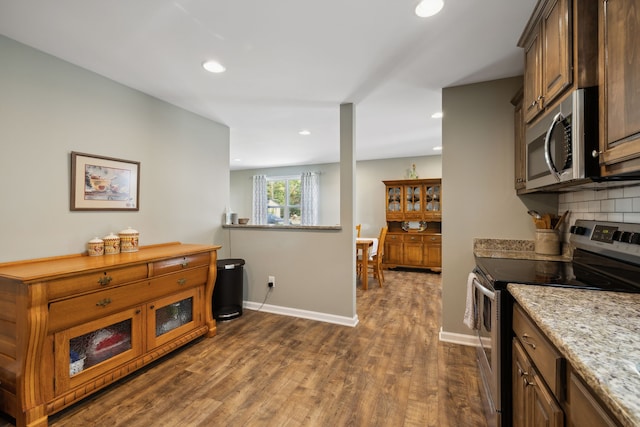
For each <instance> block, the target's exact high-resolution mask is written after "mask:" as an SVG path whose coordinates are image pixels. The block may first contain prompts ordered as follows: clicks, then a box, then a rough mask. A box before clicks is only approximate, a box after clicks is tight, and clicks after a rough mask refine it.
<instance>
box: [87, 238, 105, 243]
mask: <svg viewBox="0 0 640 427" xmlns="http://www.w3.org/2000/svg"><path fill="white" fill-rule="evenodd" d="M89 243H104V241H103V240H102V239H101V238H99V237H94V238H93V239H91V240H89Z"/></svg>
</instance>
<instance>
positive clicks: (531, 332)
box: [513, 305, 564, 398]
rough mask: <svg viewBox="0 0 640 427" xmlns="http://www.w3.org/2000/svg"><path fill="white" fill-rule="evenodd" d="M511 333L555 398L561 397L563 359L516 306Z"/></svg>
mask: <svg viewBox="0 0 640 427" xmlns="http://www.w3.org/2000/svg"><path fill="white" fill-rule="evenodd" d="M513 332H514V333H515V335H516V336H517V337H518V339H519V340H520V342H521V343H522V346H523V347H524V349H525V351H526V352H527V354H528V355H529V357H530V358H531V360H532V361H533V363H534V365H535V366H536V368H537V370H538V371H539V372H540V374H541V376H542V378H544V381H545V382H546V383H547V384H548V385H549V388H550V389H551V390H552V391H553V393H554V394H555V395H556V397H558V398H560V397H561V396H562V389H561V385H562V376H563V375H564V358H563V357H562V355H561V354H560V353H559V352H558V351H557V350H556V349H555V347H554V346H553V345H552V344H551V343H550V342H549V341H547V339H546V338H545V337H544V334H543V333H542V331H540V329H539V328H538V327H537V326H536V325H535V324H534V323H533V322H532V321H531V319H529V317H528V316H527V315H526V313H524V311H523V310H522V308H520V306H518V305H514V307H513Z"/></svg>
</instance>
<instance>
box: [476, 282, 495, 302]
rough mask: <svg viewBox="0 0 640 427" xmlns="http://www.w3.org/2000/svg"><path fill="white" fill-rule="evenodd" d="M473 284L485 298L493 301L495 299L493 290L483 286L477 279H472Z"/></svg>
mask: <svg viewBox="0 0 640 427" xmlns="http://www.w3.org/2000/svg"><path fill="white" fill-rule="evenodd" d="M473 284H474V285H475V287H476V288H477V289H478V290H479V291H480V292H482V293H483V294H484V295H485V296H486V297H487V298H489V299H490V300H491V301H495V299H496V293H495V292H493V291H492V290H490V289H488V288H486V287H485V286H483V285H482V283H480V282H479V281H478V280H477V279H473Z"/></svg>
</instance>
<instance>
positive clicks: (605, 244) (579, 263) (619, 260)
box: [476, 220, 640, 293]
mask: <svg viewBox="0 0 640 427" xmlns="http://www.w3.org/2000/svg"><path fill="white" fill-rule="evenodd" d="M570 241H571V244H572V245H573V246H574V248H575V249H574V253H573V259H572V260H571V261H543V260H533V259H512V258H482V257H476V265H477V268H478V270H480V272H481V273H482V274H483V275H484V276H485V277H486V278H487V279H488V280H489V281H490V282H491V283H492V284H493V286H494V288H496V289H502V288H505V287H506V286H507V284H508V283H522V284H530V285H545V286H560V287H570V288H580V289H594V290H602V291H612V292H633V293H640V224H625V223H611V222H596V221H585V220H579V221H577V222H576V225H575V226H573V227H572V229H571V239H570Z"/></svg>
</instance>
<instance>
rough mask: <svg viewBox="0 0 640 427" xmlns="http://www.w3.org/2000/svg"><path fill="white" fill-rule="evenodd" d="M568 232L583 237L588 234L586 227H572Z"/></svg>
mask: <svg viewBox="0 0 640 427" xmlns="http://www.w3.org/2000/svg"><path fill="white" fill-rule="evenodd" d="M570 232H571V233H572V234H577V235H580V236H585V235H587V234H589V229H588V228H586V227H580V226H579V225H574V226H572V227H571V229H570Z"/></svg>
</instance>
